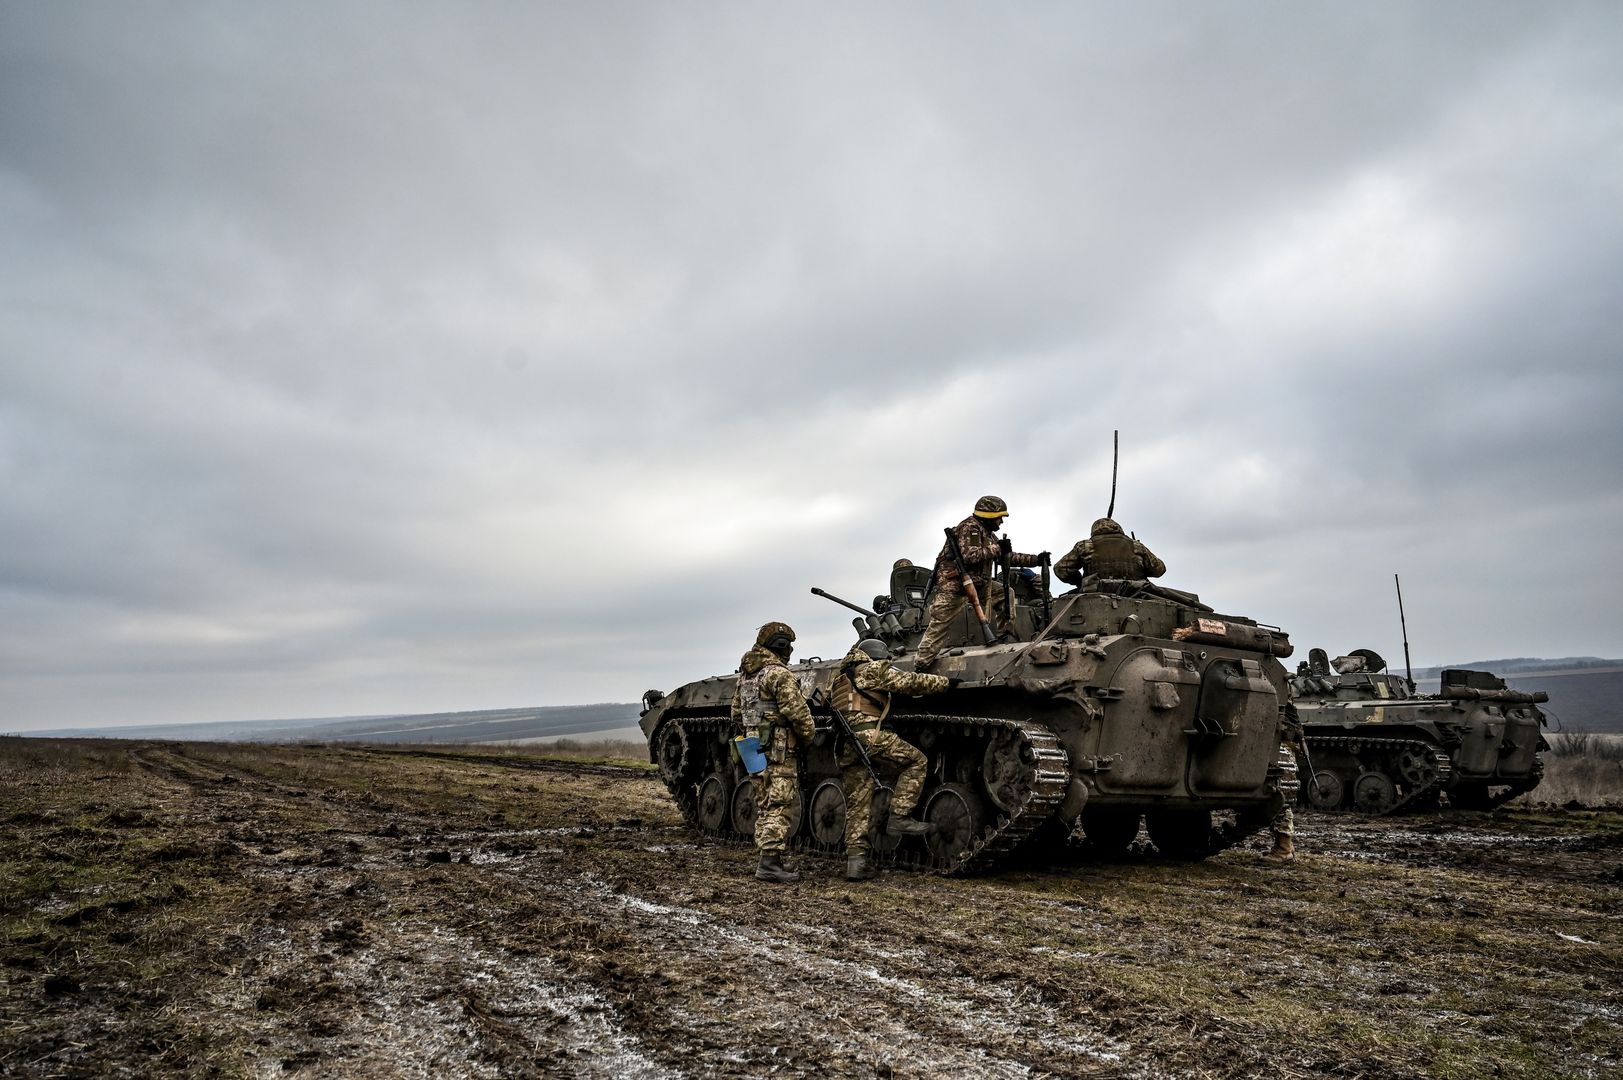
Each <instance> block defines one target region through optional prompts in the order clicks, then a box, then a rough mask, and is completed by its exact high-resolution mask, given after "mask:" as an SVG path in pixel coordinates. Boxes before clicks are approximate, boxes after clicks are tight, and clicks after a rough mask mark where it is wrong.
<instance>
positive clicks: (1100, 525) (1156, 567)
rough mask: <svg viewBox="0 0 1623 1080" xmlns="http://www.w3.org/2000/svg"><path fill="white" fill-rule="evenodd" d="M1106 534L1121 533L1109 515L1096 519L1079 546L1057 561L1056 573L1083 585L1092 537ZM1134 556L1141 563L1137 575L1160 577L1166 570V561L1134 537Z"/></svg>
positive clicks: (1091, 555) (1065, 579) (1087, 572)
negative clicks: (1088, 533) (1087, 535)
mask: <svg viewBox="0 0 1623 1080" xmlns="http://www.w3.org/2000/svg"><path fill="white" fill-rule="evenodd" d="M1106 534H1110V535H1115V536H1121V535H1122V529H1121V526H1120V525H1117V524H1116V523H1115V522H1114V521H1112V520H1110V519H1109V518H1100V519H1099V520H1098V521H1095V522H1094V523H1093V528H1092V529H1091V530H1090V535H1089V537H1088V538H1087V539H1086V540H1078V541H1077V542H1076V546H1075V547H1073V548H1071V550H1070V551H1069V552H1067V553H1066V554H1065V555H1064V556H1063V557H1061V559H1060V561H1059V562H1057V563H1055V564H1054V576H1055V577H1057V578H1059V579H1060V580H1061V581H1063V582H1066V583H1067V584H1070V585H1081V584H1082V578H1083V577H1085V576H1086V575H1087V574H1089V573H1091V572H1092V571H1091V570H1090V569H1089V567H1090V566H1091V565H1092V563H1093V537H1095V536H1103V535H1106ZM1133 559H1134V561H1135V562H1136V563H1137V564H1138V567H1137V569H1138V575H1137V576H1139V577H1141V578H1152V577H1160V576H1161V575H1162V574H1164V573H1166V572H1167V564H1166V563H1164V562H1162V561H1161V560H1160V559H1158V558H1157V557H1156V555H1155V552H1153V551H1151V550H1150V549H1149V548H1147V547H1145V546H1144V544H1143V543H1142V542H1141V541H1139V540H1137V539H1134V540H1133Z"/></svg>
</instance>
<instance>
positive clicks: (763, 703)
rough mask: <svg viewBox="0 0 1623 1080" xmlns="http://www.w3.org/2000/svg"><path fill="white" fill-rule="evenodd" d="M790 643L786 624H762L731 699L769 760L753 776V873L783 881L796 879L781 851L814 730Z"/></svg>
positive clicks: (792, 636) (735, 711) (742, 663)
mask: <svg viewBox="0 0 1623 1080" xmlns="http://www.w3.org/2000/svg"><path fill="white" fill-rule="evenodd" d="M794 641H795V632H794V631H793V630H791V629H790V628H789V626H788V624H787V623H781V622H769V623H767V624H766V625H765V626H763V627H761V630H760V632H759V633H758V634H756V635H755V647H754V648H753V649H751V650H750V651H749V652H747V653H745V654H744V659H743V660H742V661H740V663H739V677H738V688H737V689H736V690H734V691H733V703H732V718H733V722H734V723H735V724H736V723H742V724H743V727H744V731H745V732H746V733H749V732H752V731H753V732H755V733H756V735H757V737H758V738H759V739H760V740H761V752H762V753H764V754H765V755H766V761H767V764H766V771H765V772H764V773H762V774H760V776H758V777H757V778H756V780H755V813H756V816H755V846H756V848H757V849H759V850H760V852H761V864H760V865H759V866H758V867H756V869H755V876H756V877H757V878H760V879H761V880H762V881H777V882H785V883H788V882H794V881H799V880H800V875H799V874H798V873H796V872H795V871H794V870H793V869H791V868H790V867H788V866H786V865H784V862H783V850H784V846H785V845H786V844H787V843H788V840H789V832H790V829H791V827H792V826H793V824H794V822H793V820H792V818H791V813H790V811H791V807H793V806H794V801H795V796H796V795H798V794H799V792H800V776H799V773H800V770H799V760H800V753H801V750H802V749H803V748H804V747H809V746H810V745H811V743H812V739H813V738H814V737H815V736H816V734H817V731H816V725H815V724H814V722H813V721H812V715H811V710H810V709H809V708H807V707H806V695H805V694H803V693H802V692H801V689H800V683H799V682H797V681H796V680H795V676H794V672H792V671H790V670H789V654H790V653H792V652H794Z"/></svg>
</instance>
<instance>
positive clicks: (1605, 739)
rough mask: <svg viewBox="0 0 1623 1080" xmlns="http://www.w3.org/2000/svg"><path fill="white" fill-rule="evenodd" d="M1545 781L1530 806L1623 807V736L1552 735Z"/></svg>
mask: <svg viewBox="0 0 1623 1080" xmlns="http://www.w3.org/2000/svg"><path fill="white" fill-rule="evenodd" d="M1549 740H1550V752H1549V753H1548V754H1546V755H1545V758H1544V782H1543V783H1541V784H1539V786H1538V787H1536V788H1534V789H1533V790H1532V791H1531V792H1529V793H1528V795H1527V796H1526V801H1527V802H1529V803H1542V804H1547V805H1551V806H1566V805H1568V804H1570V803H1578V804H1580V805H1583V806H1623V735H1601V734H1597V733H1595V732H1591V731H1566V732H1561V733H1559V734H1555V735H1551V736H1550V737H1549Z"/></svg>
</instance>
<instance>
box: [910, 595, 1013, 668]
mask: <svg viewBox="0 0 1623 1080" xmlns="http://www.w3.org/2000/svg"><path fill="white" fill-rule="evenodd" d="M977 591H978V593H979V594H980V597H981V602H982V603H984V604H985V605H986V620H987V621H988V622H990V623H991V624H992V626H993V627H995V628H996V629H997V630H998V631H999V632H1000V633H1001V632H1002V631H1004V630H1007V629H1008V628H1009V613H1008V605H1007V604H1005V603H1004V602H1003V583H1002V582H999V581H993V582H989V583H988V584H987V586H986V588H984V589H980V590H977ZM967 603H969V597H967V596H965V595H964V594H963V593H961V592H948V591H947V590H945V589H937V590H936V594H935V596H934V598H932V599H931V600H930V608H929V611H928V612H927V614H928V616H929V622H927V623H926V624H925V626H924V636H923V637H922V638H920V639H919V652H918V657H917V663H918V664H922V665H924V666H925V667H928V666H929V665H930V664H932V663H934V662H935V658H936V657H938V656H940V655H941V649H942V647H943V646H945V645H946V643H947V632H948V631H949V630H951V629H952V624H953V621H954V620H955V619H957V618H958V613H959V612H960V611H963V610H964V605H965V604H967ZM975 640H976V641H977V642H978V641H979V640H980V639H979V638H976V639H975ZM915 666H916V665H915Z"/></svg>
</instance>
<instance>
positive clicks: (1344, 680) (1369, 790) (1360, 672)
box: [1290, 649, 1549, 814]
mask: <svg viewBox="0 0 1623 1080" xmlns="http://www.w3.org/2000/svg"><path fill="white" fill-rule="evenodd" d="M1290 682H1291V696H1292V698H1293V699H1294V701H1295V704H1296V709H1297V713H1298V715H1299V716H1300V717H1301V720H1302V729H1303V734H1304V736H1305V740H1304V741H1305V743H1306V746H1307V752H1308V756H1309V757H1310V758H1311V759H1312V762H1313V776H1312V777H1311V778H1310V779H1309V780H1308V781H1306V782H1304V783H1303V784H1302V786H1301V787H1302V801H1303V802H1304V803H1306V804H1307V805H1308V806H1311V807H1313V808H1314V809H1317V810H1356V811H1358V812H1360V813H1365V814H1391V813H1396V812H1399V811H1404V810H1416V809H1423V808H1427V807H1432V806H1436V805H1438V803H1439V802H1440V798H1439V797H1440V796H1443V797H1446V798H1447V800H1448V803H1449V805H1451V806H1458V807H1464V808H1469V809H1487V808H1489V807H1493V806H1497V805H1498V804H1500V803H1502V802H1505V801H1506V800H1509V799H1513V798H1515V797H1516V796H1518V795H1521V794H1523V793H1525V792H1528V791H1531V790H1533V789H1534V788H1535V787H1537V786H1538V783H1539V780H1541V779H1542V778H1543V775H1544V762H1543V761H1542V760H1541V759H1540V757H1539V754H1540V753H1541V752H1542V751H1544V750H1547V749H1549V745H1548V744H1547V743H1546V742H1545V741H1544V734H1543V731H1542V730H1541V729H1542V728H1543V726H1544V724H1545V717H1544V713H1543V712H1542V711H1541V710H1540V709H1539V708H1538V706H1539V705H1540V704H1542V703H1544V702H1546V701H1548V700H1549V695H1548V694H1546V693H1544V692H1543V691H1538V692H1536V693H1526V692H1523V691H1520V690H1510V689H1507V688H1506V687H1505V682H1504V680H1503V679H1500V678H1497V677H1496V676H1494V675H1491V674H1489V673H1488V672H1485V671H1468V670H1466V669H1463V668H1460V669H1450V670H1445V671H1444V672H1443V677H1442V688H1441V690H1440V691H1439V692H1438V693H1435V694H1420V693H1416V692H1415V687H1414V684H1413V683H1412V682H1410V681H1409V680H1408V679H1406V678H1404V677H1403V676H1401V675H1396V674H1393V673H1391V672H1388V671H1387V670H1386V661H1385V660H1383V659H1382V658H1381V656H1380V654H1379V653H1376V652H1373V651H1372V650H1369V649H1354V650H1353V651H1352V652H1351V653H1349V654H1348V655H1346V656H1338V657H1336V659H1335V660H1334V661H1332V660H1330V659H1329V658H1328V657H1327V656H1326V655H1325V652H1324V650H1323V649H1314V650H1312V651H1311V652H1310V653H1309V654H1308V660H1307V661H1306V662H1304V663H1303V664H1301V665H1300V666H1299V667H1298V669H1297V671H1296V674H1294V675H1292V676H1291V680H1290Z"/></svg>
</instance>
